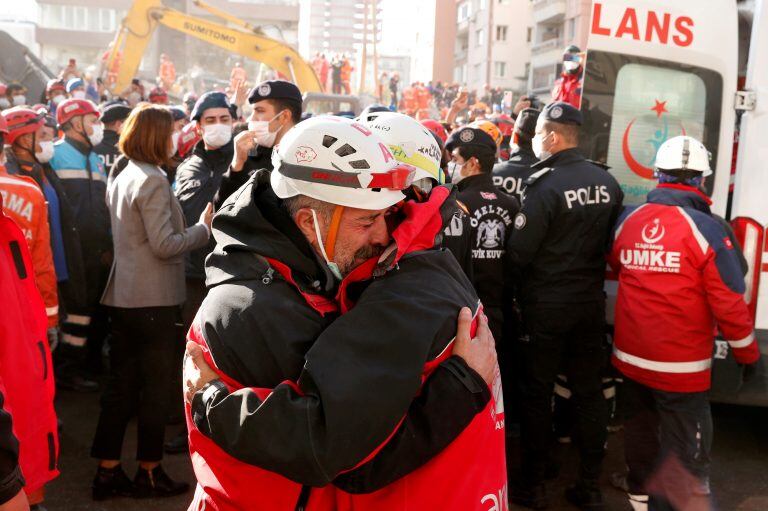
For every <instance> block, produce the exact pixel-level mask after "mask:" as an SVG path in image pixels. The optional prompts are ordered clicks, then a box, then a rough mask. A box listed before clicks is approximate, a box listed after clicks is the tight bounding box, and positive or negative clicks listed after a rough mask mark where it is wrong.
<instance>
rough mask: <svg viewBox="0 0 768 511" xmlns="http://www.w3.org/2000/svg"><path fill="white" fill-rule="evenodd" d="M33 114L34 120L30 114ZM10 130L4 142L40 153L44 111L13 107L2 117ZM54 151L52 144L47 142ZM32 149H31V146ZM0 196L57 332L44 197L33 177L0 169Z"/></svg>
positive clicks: (55, 295)
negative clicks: (39, 133)
mask: <svg viewBox="0 0 768 511" xmlns="http://www.w3.org/2000/svg"><path fill="white" fill-rule="evenodd" d="M30 113H31V114H32V115H31V116H30V115H28V114H30ZM2 117H3V123H4V124H5V125H6V127H7V130H8V131H7V132H6V134H5V141H6V143H8V144H16V143H18V144H21V143H22V141H21V140H19V139H21V138H23V139H24V141H23V143H25V144H31V147H30V149H31V151H32V153H41V152H42V149H41V147H42V146H43V145H45V143H43V144H41V141H40V140H39V139H38V140H36V137H35V135H36V133H37V131H38V130H39V129H40V128H42V127H43V125H44V119H45V111H41V112H40V113H35V112H34V111H32V110H30V109H29V108H26V107H13V108H10V109H8V110H5V111H4V112H3V114H2ZM48 144H50V145H49V146H48V147H49V148H50V150H51V151H52V150H53V142H48ZM28 147H29V146H28ZM0 194H2V196H3V201H4V202H5V212H6V214H7V215H8V216H10V217H11V218H12V219H13V220H14V221H15V222H16V224H17V225H18V226H19V228H20V229H21V230H22V232H23V233H24V237H25V238H26V239H27V244H28V246H29V250H30V252H31V253H32V268H33V270H34V274H35V284H36V285H37V288H38V290H39V291H40V294H41V295H42V296H43V301H44V302H45V312H46V314H47V315H48V327H49V328H55V327H56V326H57V325H58V323H59V298H58V292H57V284H56V270H55V269H54V265H53V253H52V251H51V232H50V228H49V225H48V207H47V205H46V201H45V196H44V195H43V192H41V191H40V188H38V186H37V183H36V182H35V180H34V179H32V178H30V177H25V176H20V175H11V174H9V173H8V171H7V169H6V167H5V158H3V166H2V167H0Z"/></svg>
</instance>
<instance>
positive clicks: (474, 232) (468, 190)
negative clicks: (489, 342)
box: [457, 173, 520, 339]
mask: <svg viewBox="0 0 768 511" xmlns="http://www.w3.org/2000/svg"><path fill="white" fill-rule="evenodd" d="M457 186H458V188H459V195H458V197H457V198H458V200H459V201H461V202H462V203H463V204H465V205H466V206H467V208H468V209H469V218H470V225H471V237H470V240H471V241H470V244H471V247H472V272H473V276H474V284H475V289H477V294H478V296H479V297H480V300H482V302H483V305H484V306H485V308H486V311H487V312H486V314H487V315H488V318H489V320H490V323H491V328H492V329H493V331H494V337H495V338H496V339H500V338H501V324H502V321H503V312H502V305H503V304H504V301H505V300H504V297H505V289H504V288H505V282H506V280H507V279H506V269H505V264H506V259H505V257H504V254H505V251H506V248H505V247H506V244H507V239H508V238H509V234H510V233H511V231H512V222H513V220H514V218H515V215H517V213H518V211H520V203H519V202H518V200H517V199H516V198H514V197H513V196H511V195H508V194H506V193H504V192H501V191H499V189H498V188H496V186H495V185H494V183H493V176H492V175H491V174H487V173H484V174H477V175H474V176H469V177H465V178H464V179H462V180H461V181H459V183H458V185H457Z"/></svg>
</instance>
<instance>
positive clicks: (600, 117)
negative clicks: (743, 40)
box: [582, 52, 722, 204]
mask: <svg viewBox="0 0 768 511" xmlns="http://www.w3.org/2000/svg"><path fill="white" fill-rule="evenodd" d="M590 64H591V66H590ZM584 85H585V87H584V100H583V101H582V111H583V112H584V113H585V126H584V131H586V133H584V134H583V135H582V149H583V150H585V152H587V154H588V155H589V157H590V158H593V159H596V160H600V161H602V162H605V163H607V164H608V165H609V166H610V167H611V170H610V171H611V173H613V175H614V176H615V177H616V179H617V180H618V181H619V183H620V184H621V187H622V189H623V190H624V194H625V203H627V204H639V203H642V202H644V201H645V196H646V194H647V193H648V191H650V190H651V189H653V188H654V187H655V185H656V181H655V179H654V176H653V166H654V163H655V157H656V150H657V149H658V147H659V146H660V145H661V144H662V143H663V142H664V141H665V140H667V139H669V138H672V137H675V136H677V135H683V134H686V135H690V136H692V137H695V138H697V139H699V140H702V141H703V142H704V144H705V145H706V146H707V147H708V148H709V149H710V151H712V153H713V154H712V158H713V159H712V165H714V162H715V161H716V158H717V154H716V152H717V142H718V134H719V131H720V107H721V97H722V80H721V78H720V75H718V74H717V73H715V72H713V71H710V70H706V69H700V68H694V67H692V66H686V65H682V64H677V63H671V62H663V61H655V60H650V59H643V58H639V57H630V56H624V55H618V54H610V53H603V52H590V54H589V57H588V63H587V77H586V78H585V80H584ZM713 183H714V178H713V177H712V178H709V180H708V182H707V188H708V192H710V193H711V187H712V185H713Z"/></svg>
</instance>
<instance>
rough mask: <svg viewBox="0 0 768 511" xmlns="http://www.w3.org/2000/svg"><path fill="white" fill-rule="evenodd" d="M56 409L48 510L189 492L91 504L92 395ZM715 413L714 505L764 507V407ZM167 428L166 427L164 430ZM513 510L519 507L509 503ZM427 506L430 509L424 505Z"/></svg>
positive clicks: (182, 504)
mask: <svg viewBox="0 0 768 511" xmlns="http://www.w3.org/2000/svg"><path fill="white" fill-rule="evenodd" d="M57 409H58V411H59V415H60V417H61V418H62V419H63V420H64V423H65V426H64V431H63V433H62V439H61V463H60V467H61V472H62V474H61V476H60V477H59V478H58V479H57V480H56V481H54V482H53V483H52V484H50V485H49V487H48V501H47V502H46V506H47V508H48V509H49V510H50V511H64V510H66V511H72V510H78V511H80V510H83V511H154V510H164V511H165V510H167V511H183V510H185V509H186V507H187V504H188V503H189V501H190V499H191V493H190V494H188V495H185V496H182V497H177V498H174V499H168V500H161V501H157V500H146V501H135V500H132V499H124V498H121V499H116V500H113V501H108V502H106V503H94V502H92V501H91V499H90V483H91V478H92V477H93V473H94V470H95V464H94V461H93V460H92V459H90V457H89V448H90V441H91V438H92V435H93V432H94V428H95V423H96V418H97V416H98V409H99V408H98V397H97V396H95V395H80V394H73V393H68V392H60V393H59V396H58V398H57ZM714 415H715V446H714V454H713V458H714V467H715V469H714V471H713V476H712V486H713V488H714V491H715V492H716V498H717V501H718V504H719V505H718V509H720V510H723V511H765V510H768V409H755V408H739V407H730V406H717V407H715V409H714ZM172 432H173V431H169V435H170V434H171V433H172ZM622 441H623V436H622V434H621V433H618V434H615V435H612V436H611V438H610V440H609V456H608V459H607V470H606V474H608V473H610V472H611V471H618V470H621V468H622V465H623V463H622V458H621V449H622ZM135 445H136V444H135V429H134V428H133V426H132V427H131V428H130V429H129V432H128V434H127V435H126V445H125V452H126V454H127V455H128V457H131V456H132V455H133V453H134V452H135ZM558 455H559V457H560V458H561V460H562V465H563V467H564V468H563V473H562V474H561V476H560V478H559V479H558V481H556V482H555V484H553V486H552V488H551V490H552V491H551V494H552V496H553V505H552V507H551V508H550V509H551V510H552V511H559V510H570V509H574V508H572V507H570V506H569V505H568V504H567V503H566V502H565V500H564V499H563V498H562V497H561V495H562V489H563V488H564V487H565V486H566V484H567V482H568V480H569V478H570V477H572V475H573V473H574V471H575V466H576V463H575V461H576V458H575V456H574V452H573V449H572V447H570V446H561V447H559V452H558ZM125 465H126V468H127V471H128V474H129V475H131V476H132V475H133V473H134V471H135V463H134V462H133V461H127V462H126V463H125ZM164 465H165V467H166V470H167V472H168V473H169V474H171V475H172V476H173V477H177V478H183V479H185V480H187V481H193V474H192V470H191V467H190V463H189V458H188V457H187V456H185V455H183V456H182V455H179V456H169V457H167V458H166V460H165V462H164ZM605 486H606V490H605V494H606V500H607V501H608V503H609V505H610V509H611V510H614V511H628V510H629V509H630V508H629V506H628V505H627V504H626V502H625V499H624V497H623V495H622V494H621V493H620V492H619V491H618V490H614V489H612V488H610V487H609V484H608V483H607V477H606V484H605ZM512 509H513V510H521V509H523V508H519V507H515V506H513V507H512ZM430 511H432V510H430Z"/></svg>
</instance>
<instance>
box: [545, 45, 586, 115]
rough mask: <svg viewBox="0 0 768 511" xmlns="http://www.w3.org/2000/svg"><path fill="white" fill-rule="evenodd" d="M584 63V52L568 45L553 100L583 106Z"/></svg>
mask: <svg viewBox="0 0 768 511" xmlns="http://www.w3.org/2000/svg"><path fill="white" fill-rule="evenodd" d="M583 65H584V54H583V53H582V51H581V50H580V49H579V47H578V46H575V45H573V44H572V45H570V46H568V47H567V48H566V49H565V52H563V72H562V74H561V75H560V78H558V79H557V80H556V81H555V86H554V87H553V88H552V101H564V102H566V103H568V104H569V105H571V106H573V107H574V108H581V88H582V80H583V75H584V66H583Z"/></svg>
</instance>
